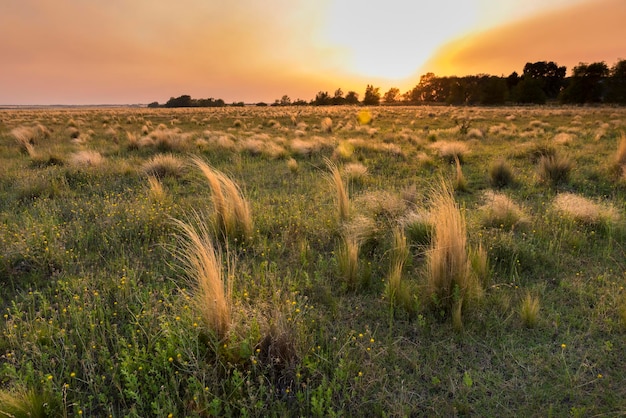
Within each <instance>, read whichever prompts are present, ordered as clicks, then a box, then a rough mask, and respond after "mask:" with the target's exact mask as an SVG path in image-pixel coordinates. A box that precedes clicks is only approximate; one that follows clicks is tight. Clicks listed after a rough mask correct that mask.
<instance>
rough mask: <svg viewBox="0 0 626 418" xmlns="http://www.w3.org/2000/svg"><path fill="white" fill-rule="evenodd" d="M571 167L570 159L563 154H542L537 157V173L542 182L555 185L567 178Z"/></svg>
mask: <svg viewBox="0 0 626 418" xmlns="http://www.w3.org/2000/svg"><path fill="white" fill-rule="evenodd" d="M572 167H573V163H572V161H571V160H570V159H569V158H568V157H567V156H565V155H561V154H556V155H550V156H543V157H541V158H540V159H539V162H538V165H537V174H538V175H539V179H540V180H541V181H542V182H544V183H549V184H551V185H554V186H555V185H558V184H561V183H566V182H567V181H568V180H569V176H570V172H571V171H572Z"/></svg>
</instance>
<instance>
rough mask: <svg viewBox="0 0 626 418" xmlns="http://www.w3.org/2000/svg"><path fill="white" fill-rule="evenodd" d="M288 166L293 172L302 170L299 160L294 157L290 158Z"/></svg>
mask: <svg viewBox="0 0 626 418" xmlns="http://www.w3.org/2000/svg"><path fill="white" fill-rule="evenodd" d="M287 168H288V169H289V171H291V172H292V173H294V174H295V173H297V172H298V171H299V170H300V166H299V165H298V161H296V160H295V159H294V158H289V159H288V160H287Z"/></svg>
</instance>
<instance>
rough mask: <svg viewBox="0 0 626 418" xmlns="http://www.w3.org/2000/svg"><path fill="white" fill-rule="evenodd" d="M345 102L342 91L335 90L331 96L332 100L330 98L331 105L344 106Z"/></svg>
mask: <svg viewBox="0 0 626 418" xmlns="http://www.w3.org/2000/svg"><path fill="white" fill-rule="evenodd" d="M345 101H346V99H345V98H344V97H343V90H341V88H338V89H337V90H335V94H334V95H333V98H332V103H333V104H334V105H342V104H344V102H345Z"/></svg>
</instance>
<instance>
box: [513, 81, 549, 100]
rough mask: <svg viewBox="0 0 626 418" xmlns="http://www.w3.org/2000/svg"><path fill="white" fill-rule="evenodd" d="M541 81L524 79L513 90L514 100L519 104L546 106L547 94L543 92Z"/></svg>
mask: <svg viewBox="0 0 626 418" xmlns="http://www.w3.org/2000/svg"><path fill="white" fill-rule="evenodd" d="M542 87H543V83H542V82H541V80H539V79H536V78H532V77H523V78H522V79H521V81H520V82H519V83H517V85H516V86H515V87H514V88H513V90H512V95H511V96H512V99H513V100H514V101H515V102H517V103H534V104H544V103H545V102H546V93H545V92H544V91H543V88H542Z"/></svg>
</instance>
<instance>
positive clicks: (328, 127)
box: [320, 116, 333, 133]
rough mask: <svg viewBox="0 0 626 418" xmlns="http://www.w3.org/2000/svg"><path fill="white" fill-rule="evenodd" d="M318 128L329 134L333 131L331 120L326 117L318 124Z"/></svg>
mask: <svg viewBox="0 0 626 418" xmlns="http://www.w3.org/2000/svg"><path fill="white" fill-rule="evenodd" d="M320 128H321V129H322V132H329V133H330V132H332V131H333V120H332V119H331V118H329V117H328V116H327V117H325V118H324V119H322V121H321V122H320Z"/></svg>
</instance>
